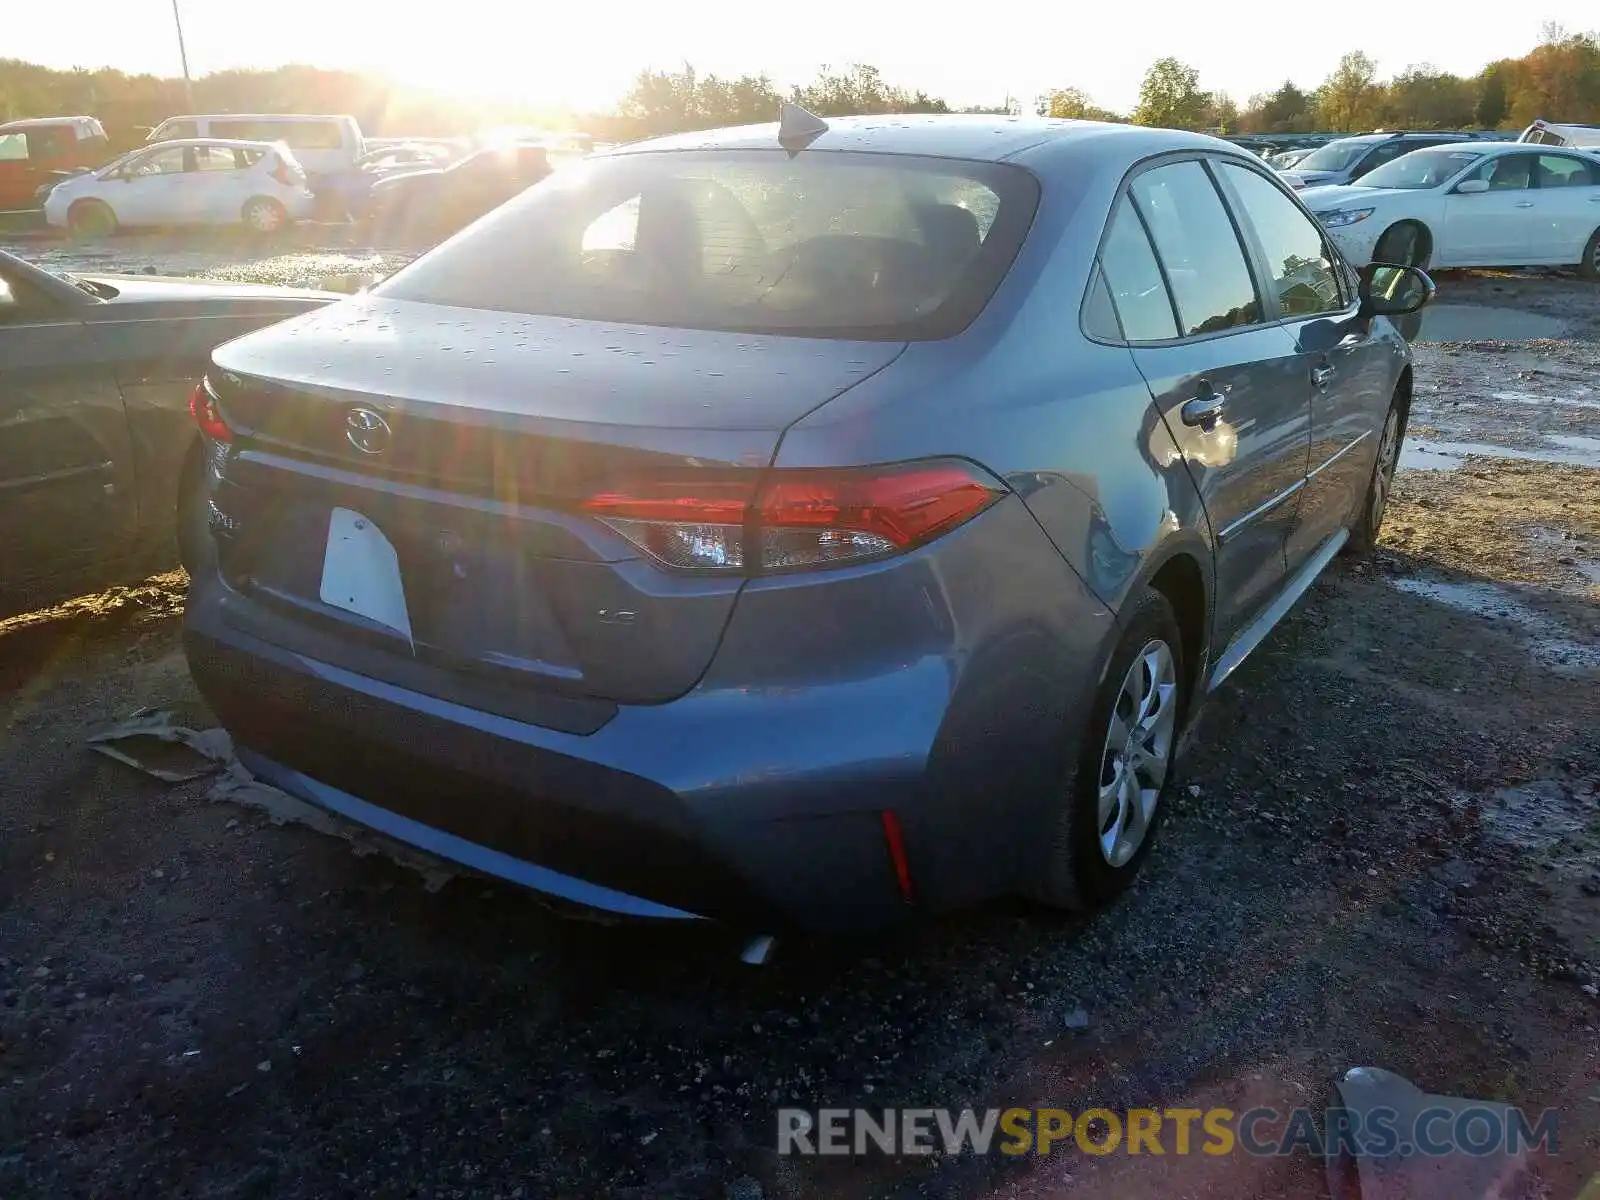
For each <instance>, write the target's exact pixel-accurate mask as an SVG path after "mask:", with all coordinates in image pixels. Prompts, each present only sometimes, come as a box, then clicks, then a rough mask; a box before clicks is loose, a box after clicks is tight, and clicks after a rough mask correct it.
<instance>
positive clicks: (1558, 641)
mask: <svg viewBox="0 0 1600 1200" xmlns="http://www.w3.org/2000/svg"><path fill="white" fill-rule="evenodd" d="M1391 583H1393V585H1394V586H1395V587H1396V588H1398V589H1399V590H1400V591H1402V592H1405V593H1406V594H1407V595H1409V596H1420V597H1422V598H1423V599H1425V600H1432V601H1434V602H1435V603H1438V604H1443V605H1446V606H1447V607H1450V608H1454V609H1458V610H1459V611H1461V612H1464V613H1471V614H1472V615H1473V616H1476V617H1483V618H1484V619H1486V620H1490V621H1503V622H1506V623H1509V624H1510V625H1513V626H1515V627H1517V629H1518V630H1519V631H1520V632H1521V633H1522V635H1523V636H1524V637H1525V638H1526V640H1527V644H1528V649H1529V650H1530V651H1531V652H1532V653H1533V655H1534V657H1536V658H1537V659H1538V660H1539V661H1540V662H1542V663H1544V664H1545V666H1547V667H1549V668H1550V669H1551V670H1552V671H1555V672H1558V673H1560V674H1566V675H1570V674H1579V673H1587V672H1590V671H1596V670H1600V643H1596V642H1595V641H1592V640H1590V639H1588V638H1585V637H1583V636H1582V635H1581V634H1578V633H1576V632H1575V631H1574V630H1572V629H1570V628H1569V627H1568V626H1567V625H1566V624H1565V623H1564V622H1562V621H1560V620H1558V619H1557V618H1555V617H1553V616H1550V615H1549V614H1548V613H1544V612H1541V611H1540V610H1539V609H1537V608H1535V607H1534V606H1533V605H1532V604H1531V603H1529V602H1528V600H1526V599H1524V598H1523V596H1522V595H1519V594H1518V590H1517V589H1514V588H1511V587H1507V586H1504V585H1501V584H1496V583H1483V582H1471V583H1455V582H1445V581H1442V580H1432V579H1409V578H1401V579H1394V580H1391Z"/></svg>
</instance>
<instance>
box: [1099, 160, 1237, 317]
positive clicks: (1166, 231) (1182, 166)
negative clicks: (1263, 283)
mask: <svg viewBox="0 0 1600 1200" xmlns="http://www.w3.org/2000/svg"><path fill="white" fill-rule="evenodd" d="M1131 192H1132V195H1133V198H1134V201H1135V203H1137V204H1138V206H1139V212H1140V214H1141V215H1142V216H1143V217H1144V219H1145V222H1146V224H1147V225H1148V226H1149V229H1150V237H1151V239H1152V240H1153V241H1154V242H1155V248H1156V253H1157V255H1159V257H1160V259H1161V265H1162V266H1163V267H1164V268H1165V270H1166V274H1167V281H1168V283H1169V284H1170V285H1171V287H1172V298H1173V300H1174V301H1175V302H1176V304H1177V306H1178V321H1179V325H1180V331H1181V332H1182V333H1183V334H1184V335H1185V336H1194V335H1197V334H1206V333H1217V332H1220V331H1221V330H1224V329H1235V328H1238V327H1241V326H1245V325H1256V324H1259V323H1260V322H1261V319H1262V318H1261V303H1260V301H1259V299H1258V298H1257V296H1256V288H1255V282H1254V280H1252V278H1251V276H1250V268H1249V266H1248V265H1246V261H1245V255H1244V250H1243V249H1242V248H1241V247H1240V245H1239V238H1238V235H1237V234H1236V233H1235V232H1234V228H1233V222H1232V221H1231V220H1230V219H1229V217H1228V210H1227V209H1225V208H1224V207H1223V205H1222V198H1221V197H1220V196H1219V195H1218V194H1217V189H1216V186H1215V185H1214V184H1213V183H1212V182H1211V177H1210V175H1208V174H1207V173H1206V169H1205V167H1203V166H1201V164H1200V163H1198V162H1180V163H1173V164H1172V165H1171V166H1166V167H1157V168H1156V169H1154V170H1152V171H1146V172H1144V173H1143V174H1141V175H1139V176H1137V177H1135V179H1134V181H1133V185H1132V188H1131Z"/></svg>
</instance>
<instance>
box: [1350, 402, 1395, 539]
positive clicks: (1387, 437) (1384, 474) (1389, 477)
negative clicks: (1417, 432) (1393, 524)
mask: <svg viewBox="0 0 1600 1200" xmlns="http://www.w3.org/2000/svg"><path fill="white" fill-rule="evenodd" d="M1405 436H1406V414H1405V410H1404V406H1403V405H1402V404H1401V402H1400V396H1399V394H1398V393H1397V394H1396V395H1395V397H1394V399H1393V400H1392V401H1391V402H1390V404H1389V413H1388V415H1387V416H1385V417H1384V419H1383V432H1382V433H1381V434H1379V436H1378V457H1377V460H1376V461H1375V462H1374V463H1373V464H1372V479H1371V481H1370V482H1369V483H1368V484H1367V494H1366V497H1365V499H1364V500H1363V501H1362V504H1361V511H1360V512H1359V513H1358V514H1357V515H1356V519H1355V521H1354V523H1353V525H1352V527H1351V530H1350V542H1349V549H1350V550H1351V552H1352V553H1355V554H1369V553H1371V551H1372V549H1373V547H1374V546H1376V545H1377V544H1378V533H1379V531H1380V530H1381V529H1382V528H1383V514H1384V513H1385V512H1386V511H1387V510H1388V507H1389V494H1390V492H1391V491H1392V490H1393V488H1394V473H1395V470H1396V468H1397V467H1398V466H1399V465H1400V446H1401V443H1402V442H1404V441H1405Z"/></svg>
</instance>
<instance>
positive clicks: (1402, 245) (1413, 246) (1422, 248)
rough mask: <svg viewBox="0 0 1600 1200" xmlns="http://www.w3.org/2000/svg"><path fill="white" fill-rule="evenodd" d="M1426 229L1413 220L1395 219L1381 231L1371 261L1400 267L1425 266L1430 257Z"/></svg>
mask: <svg viewBox="0 0 1600 1200" xmlns="http://www.w3.org/2000/svg"><path fill="white" fill-rule="evenodd" d="M1430 248H1431V247H1430V242H1429V238H1428V231H1427V230H1426V229H1424V228H1423V227H1422V226H1421V225H1419V224H1418V223H1417V222H1415V221H1397V222H1396V223H1395V224H1393V225H1391V226H1389V228H1387V229H1385V230H1384V231H1383V236H1382V237H1380V238H1379V239H1378V244H1377V245H1376V246H1374V247H1373V249H1372V261H1373V262H1379V263H1392V264H1394V265H1396V266H1401V267H1426V266H1427V265H1428V259H1429V258H1430V257H1431V254H1430V253H1429V251H1430Z"/></svg>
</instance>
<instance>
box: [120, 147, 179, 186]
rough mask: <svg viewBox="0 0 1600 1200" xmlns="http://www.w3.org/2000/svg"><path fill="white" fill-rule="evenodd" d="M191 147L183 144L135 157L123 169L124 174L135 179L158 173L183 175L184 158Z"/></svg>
mask: <svg viewBox="0 0 1600 1200" xmlns="http://www.w3.org/2000/svg"><path fill="white" fill-rule="evenodd" d="M188 153H189V149H187V148H185V147H183V146H174V147H172V148H171V149H170V150H155V151H152V152H151V153H149V154H145V155H143V156H141V157H139V158H136V159H134V160H133V161H132V162H130V163H129V164H128V165H127V166H125V167H124V168H123V169H122V173H123V174H124V175H127V176H130V177H132V178H135V179H147V178H150V177H152V176H156V175H181V174H183V172H184V170H185V167H184V158H185V156H186V155H187V154H188Z"/></svg>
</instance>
